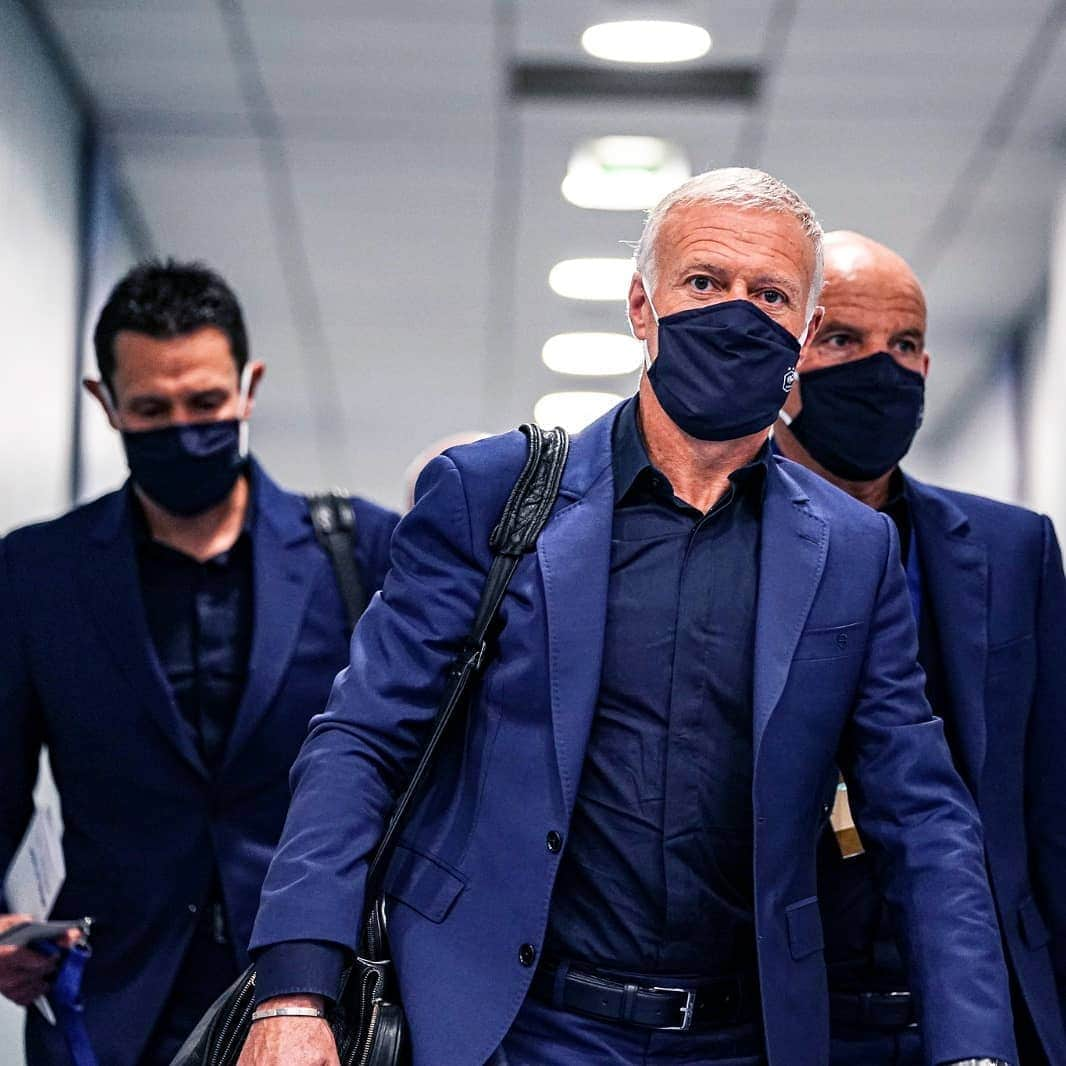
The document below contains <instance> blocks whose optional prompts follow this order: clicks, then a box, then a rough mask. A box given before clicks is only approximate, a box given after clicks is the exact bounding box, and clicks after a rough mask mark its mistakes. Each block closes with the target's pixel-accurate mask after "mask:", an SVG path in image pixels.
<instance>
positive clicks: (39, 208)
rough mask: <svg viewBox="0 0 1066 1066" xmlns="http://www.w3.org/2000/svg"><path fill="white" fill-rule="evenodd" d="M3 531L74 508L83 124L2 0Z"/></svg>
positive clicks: (28, 30) (23, 24) (17, 9)
mask: <svg viewBox="0 0 1066 1066" xmlns="http://www.w3.org/2000/svg"><path fill="white" fill-rule="evenodd" d="M0 42H2V58H0V322H2V323H3V327H4V328H3V338H2V342H0V456H2V462H0V531H7V530H8V529H10V528H11V527H12V526H14V525H18V524H21V523H23V522H25V521H27V520H29V519H32V518H42V517H47V516H51V515H54V514H57V513H58V512H60V511H62V510H63V509H64V507H65V506H66V504H67V490H68V477H69V462H70V411H71V390H72V388H73V378H74V358H75V357H74V352H75V333H76V329H77V325H76V318H77V296H78V170H79V156H80V148H81V118H80V116H79V113H78V110H77V108H76V107H75V106H74V104H73V102H72V101H71V99H70V98H69V96H68V95H67V94H66V92H65V91H64V87H63V85H62V83H61V82H60V80H59V78H58V77H57V76H56V74H55V72H54V70H53V68H52V66H51V64H50V62H49V60H48V57H47V56H46V55H45V54H44V52H43V51H42V49H41V47H40V44H39V42H38V40H37V38H36V36H35V34H34V32H33V29H32V27H31V26H30V25H29V24H28V23H27V21H26V18H25V16H24V14H23V9H22V8H21V6H20V5H19V4H17V3H15V2H13V0H0Z"/></svg>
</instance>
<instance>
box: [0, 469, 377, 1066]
mask: <svg viewBox="0 0 1066 1066" xmlns="http://www.w3.org/2000/svg"><path fill="white" fill-rule="evenodd" d="M251 477H252V479H253V493H254V496H255V501H256V508H257V519H256V522H255V525H254V532H253V542H252V555H253V564H252V565H253V575H254V576H253V588H254V596H253V599H254V622H253V636H252V650H251V659H250V662H249V674H248V683H247V687H246V690H245V692H244V695H243V698H242V700H241V703H240V707H239V710H238V713H237V717H236V720H235V723H234V725H233V729H232V733H231V735H230V738H229V742H228V747H227V749H226V754H225V757H224V761H223V764H222V767H221V769H220V770H219V771H218V772H217V774H216V775H215V777H214V779H213V780H212V778H211V777H209V775H208V771H207V769H206V767H205V766H204V764H203V762H202V761H201V758H200V756H199V754H198V751H197V747H196V740H195V737H194V735H193V732H192V729H191V727H189V726H188V725H187V724H186V722H185V721H184V719H183V718H182V717H181V715H180V713H179V711H178V708H177V705H176V703H175V701H174V699H173V697H172V696H171V694H170V690H169V687H168V686H167V683H166V680H165V678H164V676H163V673H162V671H161V668H160V666H159V661H158V657H157V656H156V653H155V649H154V646H153V644H152V640H151V637H150V635H149V632H148V626H147V621H146V619H145V614H144V607H143V603H142V599H141V592H140V584H139V580H138V573H137V561H136V554H135V548H134V544H133V540H132V537H131V533H130V523H129V516H128V506H129V495H128V494H129V491H130V490H129V488H128V487H127V488H125V489H123V490H121V491H119V492H115V493H112V494H110V495H108V496H104V497H102V498H101V499H99V500H96V501H94V502H93V503H90V504H87V505H86V506H84V507H79V508H77V509H76V510H74V511H72V512H70V513H69V514H66V515H64V516H63V517H61V518H59V519H56V520H55V521H52V522H47V523H44V524H42V525H37V526H31V527H27V528H25V529H20V530H17V531H15V532H14V533H11V534H10V535H9V536H8V537H7V538H6V539H5V540H4V541H2V542H0V781H2V782H3V786H2V788H0V870H3V869H6V867H7V865H8V863H9V862H10V860H11V857H12V855H13V854H14V851H15V849H16V847H17V846H18V843H19V840H20V839H21V837H22V834H23V832H24V830H25V828H26V823H27V820H28V818H29V816H30V814H31V813H32V797H31V793H32V789H33V786H34V781H35V779H36V777H37V765H38V755H39V750H40V748H41V746H42V745H47V747H48V751H49V756H50V760H51V765H52V770H53V773H54V775H55V780H56V784H57V786H58V789H59V794H60V798H61V801H62V806H63V817H64V822H65V833H64V841H63V850H64V854H65V858H66V865H67V879H66V883H65V885H64V887H63V890H62V893H61V894H60V897H59V899H58V901H57V902H56V905H55V907H54V909H53V913H54V914H55V915H56V916H58V917H62V918H77V917H80V916H82V915H85V914H88V915H92V916H93V917H94V918H96V919H97V926H96V927H95V929H94V934H93V948H94V956H93V959H92V962H91V963H90V965H89V967H88V970H87V973H86V980H85V998H86V1021H87V1024H88V1028H89V1034H90V1037H91V1039H92V1041H93V1045H94V1048H95V1050H96V1052H97V1055H98V1057H99V1058H100V1061H101V1062H102V1063H107V1066H127V1064H129V1066H132V1064H133V1063H134V1062H136V1061H137V1058H138V1056H139V1055H140V1052H141V1050H142V1047H143V1044H144V1042H145V1040H146V1039H147V1037H148V1034H149V1032H150V1031H151V1029H152V1026H153V1025H154V1024H155V1021H156V1019H157V1017H158V1014H159V1011H160V1009H161V1007H162V1005H163V1003H164V1001H165V999H166V996H167V993H168V991H169V989H170V986H171V983H172V981H173V979H174V976H175V974H176V970H177V967H178V965H179V964H180V962H181V959H182V956H183V953H184V949H185V945H186V943H187V942H188V938H189V936H190V934H191V932H192V930H193V927H194V925H195V923H196V921H197V917H196V914H195V913H193V911H192V910H191V909H190V907H192V908H198V907H199V906H200V905H201V904H202V903H203V902H204V899H205V896H206V893H207V891H208V882H209V878H210V876H211V872H212V869H213V868H215V867H216V865H217V869H218V871H219V875H220V877H221V882H222V892H223V896H224V899H225V906H226V910H227V917H228V920H229V927H230V930H231V933H232V936H233V939H234V941H235V943H236V944H238V945H239V946H240V949H241V958H240V960H239V961H241V962H243V961H245V960H246V958H247V955H246V953H245V952H244V950H243V948H244V946H245V945H246V944H247V942H248V939H249V936H250V933H251V928H252V920H253V918H254V916H255V911H256V906H257V904H258V900H259V889H260V885H261V883H262V880H263V876H264V874H265V873H266V869H267V864H268V863H269V861H270V856H271V853H272V852H273V849H274V846H275V844H276V843H277V839H278V836H279V834H280V832H281V827H282V823H283V821H284V817H285V811H286V808H287V806H288V802H289V791H288V771H289V768H290V766H291V764H292V761H293V759H294V758H295V756H296V753H297V751H298V750H299V748H300V745H301V743H302V742H303V740H304V737H305V736H306V734H307V723H308V720H309V718H310V717H311V715H312V714H313V713H314V712H315V711H317V710H320V709H321V708H322V706H323V705H324V703H325V701H326V698H327V696H328V694H329V689H330V685H331V683H332V681H333V679H334V676H335V675H336V673H337V671H338V670H340V669H341V667H343V666H344V664H345V663H346V662H347V660H348V633H347V623H346V621H345V616H344V609H343V605H342V603H341V598H340V593H339V592H338V589H337V582H336V580H335V577H334V574H333V571H332V568H331V566H330V563H329V560H328V558H327V557H326V554H325V553H324V552H323V551H322V549H321V548H320V546H319V544H318V542H317V541H316V540H315V536H314V532H313V530H312V527H311V522H310V518H309V517H308V513H307V505H306V502H305V501H304V500H303V498H302V497H300V496H297V495H294V494H292V493H288V492H285V491H283V490H282V489H280V488H279V487H278V486H277V485H275V484H274V483H273V482H272V481H271V480H270V479H269V478H268V477H267V476H266V474H265V473H264V472H263V471H262V469H261V468H260V467H259V466H258V465H256V464H253V465H252V472H251ZM352 502H353V505H354V508H355V515H356V522H357V525H358V530H359V533H358V544H357V547H356V551H355V555H356V562H357V565H358V567H359V570H360V572H361V574H362V575H363V578H364V581H365V582H366V586H367V589H368V591H374V590H376V589H378V588H380V586H381V582H382V580H383V578H384V574H385V569H386V567H387V563H388V542H389V539H390V536H391V533H392V529H393V527H394V525H395V522H396V520H397V519H396V516H395V515H393V514H391V513H389V512H388V511H384V510H382V509H381V508H379V507H376V506H374V505H373V504H370V503H366V502H364V501H362V500H353V501H352ZM28 1024H29V1031H28V1034H27V1044H28V1048H29V1052H30V1061H31V1062H35V1061H37V1062H45V1061H47V1062H52V1061H64V1062H65V1061H66V1057H65V1052H62V1053H61V1057H59V1058H55V1059H53V1058H51V1057H50V1054H51V1053H50V1052H49V1051H46V1050H43V1049H44V1048H45V1046H46V1045H53V1046H54V1045H55V1041H56V1035H55V1032H54V1031H53V1030H51V1029H50V1027H48V1026H46V1025H45V1024H44V1023H43V1022H42V1021H41V1020H40V1018H39V1016H38V1014H37V1012H36V1011H31V1012H30V1013H29V1018H28Z"/></svg>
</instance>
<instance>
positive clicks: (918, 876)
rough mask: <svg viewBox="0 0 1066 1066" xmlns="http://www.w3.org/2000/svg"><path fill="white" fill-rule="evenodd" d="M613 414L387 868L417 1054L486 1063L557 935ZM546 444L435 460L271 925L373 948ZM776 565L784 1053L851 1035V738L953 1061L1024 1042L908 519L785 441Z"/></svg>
mask: <svg viewBox="0 0 1066 1066" xmlns="http://www.w3.org/2000/svg"><path fill="white" fill-rule="evenodd" d="M616 413H617V411H615V412H611V413H608V414H607V415H606V416H604V417H603V418H602V419H600V420H598V421H597V422H595V423H593V425H592V426H590V427H589V429H587V430H586V431H585V432H584V433H582V434H580V435H579V436H578V437H577V438H575V440H574V442H573V446H572V449H571V453H570V458H569V462H568V464H567V468H566V471H565V474H564V477H563V481H562V488H561V493H560V499H559V502H558V504H557V506H556V508H555V511H554V513H553V516H552V517H551V519H550V520H549V522H548V524H547V526H546V528H545V530H544V532H543V534H542V536H541V538H540V542H539V544H538V547H537V550H536V552H535V553H534V554H531V555H529V556H528V557H526V558H525V559H524V560H523V561H522V563H521V564H520V566H519V568H518V570H517V573H516V575H515V578H514V581H513V584H512V586H511V589H510V591H509V593H508V595H507V596H506V598H505V601H504V604H503V611H502V621H503V628H502V631H501V634H500V638H499V647H498V649H497V653H496V655H495V656H494V658H493V660H492V663H491V665H490V666H489V668H488V670H487V673H486V674H485V677H484V679H483V682H482V684H481V688H480V691H479V693H478V694H477V698H476V701H475V705H474V707H473V711H472V714H471V715H470V717H469V720H468V723H467V725H466V727H465V728H464V729H462V730H457V731H456V735H455V736H454V737H453V738H451V747H450V750H448V751H446V752H445V755H444V758H443V760H442V762H441V764H440V770H439V772H438V773H437V775H436V776H435V779H434V782H433V784H432V786H431V788H430V789H429V791H428V792H427V794H426V796H425V797H424V800H423V802H422V803H421V804H420V806H419V808H418V810H417V811H416V813H415V815H414V817H413V819H412V821H411V823H410V824H409V825H408V827H407V829H406V831H405V833H404V840H403V845H404V846H403V847H401V848H400V849H399V851H398V852H397V855H396V857H395V859H394V861H393V862H392V863H391V865H390V868H389V871H388V873H387V887H388V890H389V892H390V894H391V896H392V899H393V902H392V905H391V908H390V916H389V923H390V924H389V930H390V934H391V941H392V945H393V951H394V956H395V959H396V963H397V967H398V971H399V977H400V984H401V988H402V993H403V997H404V1003H405V1006H406V1009H407V1013H408V1017H409V1019H410V1023H411V1030H412V1034H413V1042H414V1055H415V1063H416V1066H475V1064H480V1063H483V1062H484V1061H485V1059H486V1058H487V1057H488V1056H489V1055H490V1053H491V1052H492V1051H493V1049H494V1048H495V1047H496V1046H497V1045H498V1044H499V1042H500V1041H501V1039H502V1038H503V1036H504V1034H505V1033H506V1031H507V1029H508V1028H509V1027H510V1025H511V1022H512V1020H513V1019H514V1017H515V1015H516V1013H517V1011H518V1009H519V1007H520V1005H521V1003H522V1001H523V999H524V998H525V996H526V993H527V991H528V988H529V983H530V980H531V978H532V974H533V969H532V967H530V966H527V965H524V964H523V962H522V961H521V960H520V948H521V947H522V945H524V944H528V945H532V946H533V947H534V948H536V949H538V950H539V947H540V945H541V943H542V941H543V936H544V930H545V925H546V921H547V916H548V908H549V905H550V901H551V893H552V884H553V880H554V877H555V873H556V870H557V869H558V865H559V855H558V854H557V853H556V852H554V851H553V850H552V849H550V848H549V847H548V846H547V844H546V838H547V834H548V833H549V831H552V830H556V831H559V832H561V833H563V834H564V839H565V834H566V831H567V829H568V825H569V820H570V816H571V813H572V811H573V806H574V797H575V794H576V792H577V789H578V785H579V782H580V779H581V771H582V763H583V760H584V753H585V746H586V743H587V740H588V735H589V727H590V724H591V721H592V718H593V714H594V711H595V707H596V700H597V692H598V689H599V684H600V668H601V661H602V652H603V639H604V619H605V611H606V601H607V584H608V570H609V560H610V537H611V526H612V518H613V510H614V497H613V487H612V471H611V425H612V422H613V419H614V417H615V414H616ZM524 456H525V443H524V438H523V437H522V436H521V435H520V434H518V433H512V434H508V435H506V436H504V437H497V438H493V439H490V440H486V441H482V442H480V443H478V444H473V445H470V446H467V447H463V448H457V449H455V450H453V451H450V452H448V453H446V454H445V455H444V456H442V457H440V458H438V459H436V460H435V461H434V462H433V463H432V464H431V465H430V466H429V467H428V468H427V470H426V472H425V473H424V474H423V476H422V478H421V479H420V484H419V492H418V495H419V498H418V502H417V504H416V505H415V507H414V509H413V510H412V511H411V513H410V514H409V515H408V516H407V517H406V518H405V519H404V520H403V521H402V522H401V523H400V526H399V528H398V530H397V533H396V536H395V537H394V539H393V545H392V568H391V570H390V573H389V576H388V577H387V579H386V581H385V586H384V588H383V590H382V594H381V596H380V597H379V598H378V599H377V600H376V601H375V602H374V603H373V605H372V606H371V607H370V609H369V611H368V612H367V614H366V615H365V616H364V618H363V621H362V623H361V624H360V626H359V629H358V630H357V632H356V635H355V638H354V640H353V642H352V662H351V666H350V667H349V668H348V670H347V671H345V672H344V673H343V674H342V675H341V676H340V677H339V678H338V680H337V684H336V685H335V687H334V691H333V696H332V698H331V700H330V703H329V705H328V707H327V710H326V712H325V713H324V714H323V715H321V716H319V717H318V718H316V719H315V720H314V722H313V724H312V728H311V732H310V733H309V735H308V739H307V741H306V743H305V745H304V748H303V750H302V752H301V753H300V756H299V758H298V759H297V761H296V764H295V765H294V767H293V783H294V796H293V803H292V806H291V808H290V812H289V817H288V820H287V822H286V827H285V832H284V834H283V836H282V842H281V844H280V845H279V848H278V851H277V853H276V855H275V858H274V861H273V863H272V865H271V868H270V872H269V873H268V875H267V879H266V882H265V884H264V889H263V897H262V903H261V906H260V911H259V915H258V917H257V919H256V926H255V931H254V934H253V938H252V946H253V948H259V947H264V946H266V945H269V944H273V943H278V942H281V941H286V940H294V939H315V940H325V941H331V942H334V943H337V944H341V945H345V946H347V947H348V948H354V947H355V944H356V941H357V934H358V928H359V921H358V916H359V915H360V913H361V911H362V909H363V904H364V899H363V895H364V882H365V877H364V875H365V864H366V859H367V856H368V854H369V853H370V851H371V849H372V848H373V846H374V844H375V842H376V841H377V839H378V838H379V837H380V834H381V831H382V824H383V819H384V817H385V816H386V814H387V812H388V810H389V807H390V804H391V802H392V799H393V797H394V795H395V794H396V792H397V791H398V789H399V788H400V787H401V786H402V783H403V782H404V780H405V779H406V777H407V775H408V774H409V773H410V772H411V769H412V768H413V765H414V762H415V760H416V758H417V753H418V751H419V749H420V746H421V745H422V743H424V740H425V738H426V735H427V731H428V723H429V721H430V719H431V717H432V715H433V714H434V711H435V707H436V702H437V698H438V696H439V694H440V691H441V688H442V684H443V679H444V676H445V670H446V668H447V664H448V662H449V660H450V659H451V657H452V656H453V655H454V654H455V652H456V651H457V648H458V646H459V644H460V641H461V639H462V637H463V636H464V635H465V632H466V630H467V628H468V626H469V625H470V622H471V620H472V616H473V613H474V608H475V604H476V601H477V598H478V594H479V591H480V588H481V585H482V582H483V579H484V575H485V572H486V569H487V567H488V565H489V561H490V555H489V549H488V537H489V531H490V530H491V529H492V526H493V524H494V523H495V522H496V520H497V517H498V515H499V513H500V510H501V508H502V506H503V503H504V500H505V498H506V495H507V493H508V492H509V490H510V487H511V485H512V483H513V481H514V479H515V477H516V476H517V474H518V471H519V470H520V469H521V466H522V462H523V460H524ZM759 569H760V574H759V578H760V584H759V594H758V606H757V634H756V644H755V663H756V665H755V677H754V701H753V702H754V737H753V740H754V749H755V772H754V784H753V798H754V808H755V823H756V824H755V871H754V873H755V889H756V924H757V933H758V951H759V964H760V979H761V982H762V993H763V1012H764V1020H765V1032H766V1040H767V1046H768V1051H769V1055H770V1060H771V1062H772V1063H773V1066H824V1063H825V1062H826V1061H827V1057H828V1028H829V1026H828V1005H827V992H826V974H825V965H824V962H823V958H822V929H821V919H820V916H819V908H818V900H817V897H816V867H815V847H816V842H817V839H818V835H819V831H820V829H821V826H822V824H823V818H824V814H823V798H824V794H825V789H826V784H827V782H832V781H833V780H834V773H835V771H834V766H835V764H836V762H837V760H839V761H840V764H841V765H842V766H843V768H844V769H845V772H846V773H847V774H848V775H849V777H850V778H851V781H852V788H853V793H852V795H853V797H854V803H855V809H856V812H857V814H858V817H859V819H860V821H861V824H862V828H863V832H864V834H865V836H866V837H867V839H868V840H869V841H870V842H871V846H872V847H873V848H874V849H876V850H877V851H878V852H879V853H880V854H881V855H882V856H883V857H884V859H885V860H886V870H887V885H888V893H889V896H890V898H891V900H892V901H893V902H894V903H895V904H896V905H897V907H898V908H899V909H900V911H901V913H902V915H903V917H902V922H903V924H904V926H905V927H906V928H907V930H908V932H909V934H910V937H909V940H910V947H911V963H912V972H913V973H914V974H915V978H916V984H917V987H918V989H919V992H920V994H921V996H922V999H923V1006H924V1021H925V1027H926V1030H925V1031H926V1035H927V1039H928V1041H929V1047H930V1049H931V1052H932V1055H933V1060H934V1061H945V1060H951V1059H958V1058H963V1057H966V1056H969V1055H974V1054H987V1055H993V1056H998V1057H1001V1058H1005V1059H1008V1060H1014V1059H1015V1055H1014V1044H1013V1033H1012V1025H1011V1016H1010V1008H1009V992H1008V987H1007V978H1006V970H1005V966H1004V963H1003V956H1002V950H1001V947H1000V942H999V932H998V929H997V927H996V919H995V914H994V910H993V906H992V901H991V898H990V893H989V890H988V884H987V881H986V875H985V871H984V863H983V857H982V841H981V833H980V827H979V824H978V821H977V817H976V813H975V811H974V808H973V803H972V800H971V799H970V797H969V795H968V793H967V791H966V789H965V787H964V786H963V784H962V782H961V780H960V779H959V777H958V775H957V774H956V772H955V770H954V769H953V767H952V765H951V760H950V757H949V754H948V751H947V747H946V744H945V742H944V739H943V732H942V727H941V724H940V722H939V721H938V720H935V719H933V718H932V716H931V715H930V713H929V709H928V706H927V704H926V703H925V700H924V696H923V694H922V676H921V672H920V671H919V670H918V669H917V667H916V665H915V656H916V653H917V640H916V636H915V629H914V623H913V619H912V616H911V608H910V602H909V599H908V595H907V590H906V587H905V582H904V577H903V572H902V569H901V568H900V565H899V552H898V547H897V542H896V538H895V531H894V529H893V528H892V526H891V523H890V522H889V520H888V519H887V518H885V517H884V516H882V515H878V514H877V513H875V512H873V511H871V510H870V509H869V508H867V507H864V506H863V505H861V504H859V503H856V502H855V501H853V500H851V499H850V498H848V497H847V496H845V495H844V494H843V493H840V492H838V491H837V490H836V489H834V488H832V487H831V486H829V485H827V484H826V483H825V482H824V481H822V480H821V479H820V478H818V477H816V476H815V475H813V474H810V473H808V472H807V471H805V470H803V469H802V468H800V467H798V466H795V465H794V464H792V463H789V462H788V461H787V460H782V459H779V458H777V457H775V458H774V459H773V460H772V461H771V464H770V469H769V473H768V477H767V487H766V497H765V503H764V511H763V521H762V537H761V546H760V563H759ZM633 654H634V655H635V656H639V655H640V649H639V648H634V649H633ZM522 956H523V958H525V959H527V960H528V952H523V953H522Z"/></svg>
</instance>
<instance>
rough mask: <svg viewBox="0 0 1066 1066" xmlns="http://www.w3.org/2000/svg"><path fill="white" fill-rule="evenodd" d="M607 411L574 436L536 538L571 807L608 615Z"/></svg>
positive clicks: (562, 772) (556, 722) (610, 499)
mask: <svg viewBox="0 0 1066 1066" xmlns="http://www.w3.org/2000/svg"><path fill="white" fill-rule="evenodd" d="M616 414H617V409H615V411H611V412H608V414H606V415H604V416H603V418H600V419H598V420H597V421H596V422H594V423H593V424H592V425H591V426H589V428H588V429H587V430H585V431H584V433H581V434H580V435H578V436H577V437H575V438H574V441H573V444H572V446H571V449H570V456H569V459H568V461H567V467H566V471H565V472H564V475H563V481H562V485H561V488H560V502H559V505H558V507H557V510H556V513H555V514H554V515H553V517H552V518H551V520H550V521H549V522H548V525H547V526H546V527H545V528H544V531H543V533H542V534H541V536H540V539H539V541H538V543H537V559H538V563H539V566H540V572H541V577H542V579H543V583H544V598H545V606H546V613H547V621H548V678H549V691H550V693H551V710H552V725H553V732H554V736H555V752H556V758H557V759H558V764H559V777H560V780H561V782H562V789H563V799H564V801H565V803H566V809H567V810H568V811H569V810H572V809H573V804H574V799H575V796H576V794H577V787H578V783H579V781H580V778H581V767H582V763H583V762H584V758H585V747H586V745H587V743H588V735H589V729H590V727H591V725H592V719H593V716H594V714H595V711H596V700H597V696H598V694H599V689H600V671H601V669H602V661H603V636H604V627H605V625H606V618H607V582H608V577H609V574H610V559H611V526H612V522H613V518H614V481H613V477H612V472H611V429H612V427H613V425H614V418H615V415H616Z"/></svg>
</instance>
